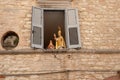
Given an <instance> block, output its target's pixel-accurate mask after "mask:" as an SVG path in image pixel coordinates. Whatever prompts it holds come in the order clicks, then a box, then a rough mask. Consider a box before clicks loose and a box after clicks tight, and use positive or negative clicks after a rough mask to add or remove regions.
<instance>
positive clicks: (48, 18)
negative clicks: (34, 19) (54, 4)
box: [44, 10, 65, 49]
mask: <svg viewBox="0 0 120 80" xmlns="http://www.w3.org/2000/svg"><path fill="white" fill-rule="evenodd" d="M59 34H61V35H62V36H63V39H64V43H65V11H64V10H44V48H45V49H48V48H55V49H58V48H61V47H59V44H58V46H57V47H56V45H57V42H56V39H57V38H58V37H59ZM55 36H56V39H55ZM61 40H62V38H61ZM51 43H52V45H50V44H51Z"/></svg>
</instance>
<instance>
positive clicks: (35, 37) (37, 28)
mask: <svg viewBox="0 0 120 80" xmlns="http://www.w3.org/2000/svg"><path fill="white" fill-rule="evenodd" d="M43 39H44V38H43V10H42V9H40V8H35V7H33V11H32V47H34V48H43Z"/></svg>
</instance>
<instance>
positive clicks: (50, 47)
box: [48, 40, 55, 49]
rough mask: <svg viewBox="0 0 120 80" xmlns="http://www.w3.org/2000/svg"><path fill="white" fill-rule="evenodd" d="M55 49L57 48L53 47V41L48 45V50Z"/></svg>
mask: <svg viewBox="0 0 120 80" xmlns="http://www.w3.org/2000/svg"><path fill="white" fill-rule="evenodd" d="M54 48H55V46H54V45H53V43H52V40H50V43H49V45H48V49H54Z"/></svg>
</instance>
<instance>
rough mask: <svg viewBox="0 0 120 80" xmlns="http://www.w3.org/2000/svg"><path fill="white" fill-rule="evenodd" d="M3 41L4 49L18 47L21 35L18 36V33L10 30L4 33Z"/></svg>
mask: <svg viewBox="0 0 120 80" xmlns="http://www.w3.org/2000/svg"><path fill="white" fill-rule="evenodd" d="M1 43H2V47H3V48H4V49H6V50H11V49H13V48H15V47H17V45H18V43H19V37H18V35H17V33H15V32H13V31H8V32H6V33H5V34H4V35H3V37H2V40H1Z"/></svg>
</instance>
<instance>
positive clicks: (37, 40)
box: [31, 7, 81, 49]
mask: <svg viewBox="0 0 120 80" xmlns="http://www.w3.org/2000/svg"><path fill="white" fill-rule="evenodd" d="M58 26H60V28H61V31H62V36H63V38H64V39H65V44H66V48H80V47H81V43H80V31H79V30H80V29H79V22H78V12H77V10H76V9H44V8H36V7H33V12H32V43H31V46H32V47H34V48H44V49H46V48H47V46H48V44H49V41H50V40H52V41H53V44H54V45H55V44H56V43H55V41H54V37H53V36H54V33H55V34H57V31H58Z"/></svg>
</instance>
